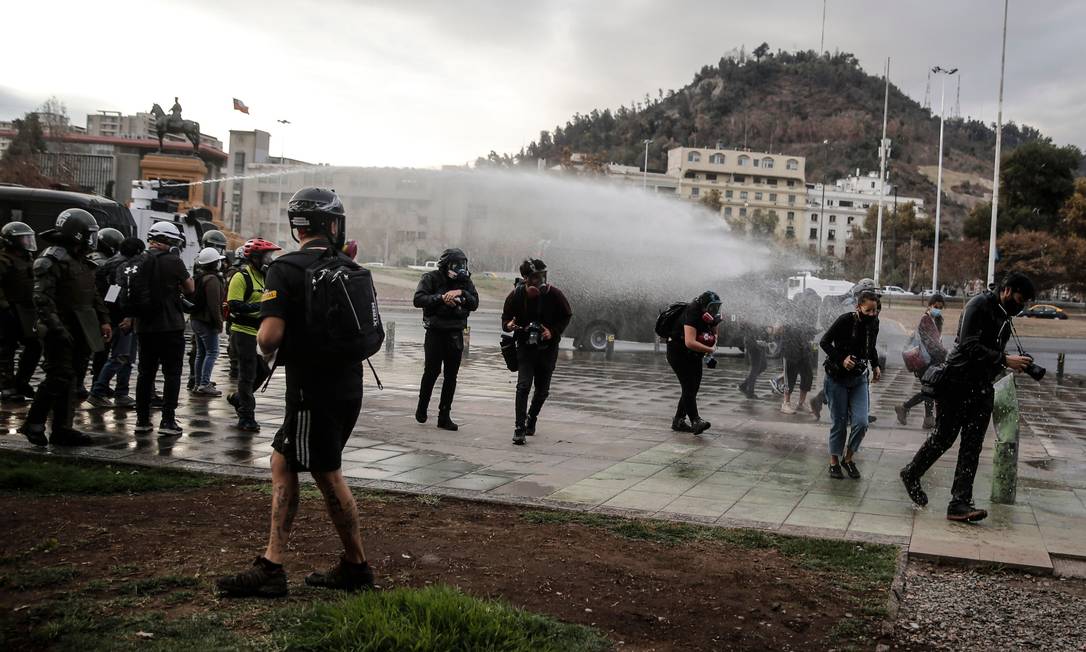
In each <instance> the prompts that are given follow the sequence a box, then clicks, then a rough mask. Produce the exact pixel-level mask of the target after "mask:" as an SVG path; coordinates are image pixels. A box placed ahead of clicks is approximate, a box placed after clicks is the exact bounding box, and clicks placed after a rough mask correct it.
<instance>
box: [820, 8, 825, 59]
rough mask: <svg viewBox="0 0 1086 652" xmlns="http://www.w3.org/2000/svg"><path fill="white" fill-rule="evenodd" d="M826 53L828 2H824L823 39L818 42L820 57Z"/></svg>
mask: <svg viewBox="0 0 1086 652" xmlns="http://www.w3.org/2000/svg"><path fill="white" fill-rule="evenodd" d="M825 51H826V0H822V39H821V40H820V41H819V42H818V56H819V57H821V56H822V53H823V52H825Z"/></svg>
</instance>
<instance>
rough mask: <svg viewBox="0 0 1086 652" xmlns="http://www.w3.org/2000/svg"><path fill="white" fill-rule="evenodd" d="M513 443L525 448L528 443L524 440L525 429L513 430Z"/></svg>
mask: <svg viewBox="0 0 1086 652" xmlns="http://www.w3.org/2000/svg"><path fill="white" fill-rule="evenodd" d="M513 443H514V444H516V445H517V446H523V445H524V444H526V443H527V440H525V438H524V428H517V429H515V430H513Z"/></svg>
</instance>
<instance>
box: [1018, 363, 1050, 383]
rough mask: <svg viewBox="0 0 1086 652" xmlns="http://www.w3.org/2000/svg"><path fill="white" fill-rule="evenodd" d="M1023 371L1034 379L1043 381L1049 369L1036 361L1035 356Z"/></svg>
mask: <svg viewBox="0 0 1086 652" xmlns="http://www.w3.org/2000/svg"><path fill="white" fill-rule="evenodd" d="M1023 371H1024V372H1025V373H1026V375H1027V376H1029V377H1030V378H1032V379H1033V380H1036V381H1037V382H1041V379H1042V378H1044V377H1045V372H1046V371H1047V369H1045V368H1044V367H1042V366H1041V365H1039V364H1037V363H1036V362H1034V361H1033V358H1030V360H1029V365H1027V366H1026V368H1025V369H1023Z"/></svg>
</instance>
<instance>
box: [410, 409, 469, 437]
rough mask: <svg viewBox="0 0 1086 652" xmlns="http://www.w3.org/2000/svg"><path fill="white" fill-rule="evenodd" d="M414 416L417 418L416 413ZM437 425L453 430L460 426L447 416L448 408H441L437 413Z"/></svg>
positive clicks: (443, 428)
mask: <svg viewBox="0 0 1086 652" xmlns="http://www.w3.org/2000/svg"><path fill="white" fill-rule="evenodd" d="M415 418H416V419H417V418H418V415H415ZM424 421H425V419H424ZM437 427H438V428H441V429H442V430H451V431H453V432H456V431H457V430H459V429H460V426H458V425H456V422H455V421H453V420H452V417H450V416H449V410H441V411H439V412H438V413H437Z"/></svg>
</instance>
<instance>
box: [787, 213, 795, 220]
mask: <svg viewBox="0 0 1086 652" xmlns="http://www.w3.org/2000/svg"><path fill="white" fill-rule="evenodd" d="M788 221H789V222H795V221H796V212H795V211H788Z"/></svg>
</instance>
